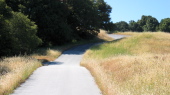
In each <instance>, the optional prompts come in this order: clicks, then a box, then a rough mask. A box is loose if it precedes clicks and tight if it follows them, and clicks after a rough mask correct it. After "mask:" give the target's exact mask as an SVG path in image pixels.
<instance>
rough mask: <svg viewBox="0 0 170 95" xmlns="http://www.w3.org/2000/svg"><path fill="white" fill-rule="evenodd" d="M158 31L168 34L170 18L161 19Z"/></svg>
mask: <svg viewBox="0 0 170 95" xmlns="http://www.w3.org/2000/svg"><path fill="white" fill-rule="evenodd" d="M159 29H160V31H164V32H170V18H165V19H162V20H161V22H160V25H159Z"/></svg>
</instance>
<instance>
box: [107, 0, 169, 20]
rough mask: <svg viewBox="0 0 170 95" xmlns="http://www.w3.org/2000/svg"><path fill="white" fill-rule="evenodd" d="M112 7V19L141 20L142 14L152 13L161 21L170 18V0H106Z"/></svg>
mask: <svg viewBox="0 0 170 95" xmlns="http://www.w3.org/2000/svg"><path fill="white" fill-rule="evenodd" d="M105 2H107V4H109V5H110V6H111V7H112V13H111V19H112V21H113V22H114V23H115V22H119V21H126V22H129V21H130V20H135V21H137V20H139V19H140V18H141V16H142V15H151V16H153V17H155V18H157V20H158V21H160V20H161V19H163V18H170V0H105Z"/></svg>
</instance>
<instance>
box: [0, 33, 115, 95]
mask: <svg viewBox="0 0 170 95" xmlns="http://www.w3.org/2000/svg"><path fill="white" fill-rule="evenodd" d="M111 40H113V38H110V37H109V36H108V35H107V33H106V31H104V30H100V33H99V34H98V37H96V38H94V39H92V40H89V41H81V42H75V43H74V44H67V45H64V46H56V47H48V48H40V49H38V50H36V51H35V52H34V53H33V54H31V55H29V56H16V57H6V58H2V59H1V61H0V95H8V94H10V93H11V92H13V90H14V89H15V88H16V87H18V86H19V85H20V84H21V83H23V82H25V80H26V79H27V78H28V77H29V76H30V75H31V74H32V73H33V71H34V70H36V69H37V68H38V67H41V66H42V65H43V64H42V63H43V62H49V61H54V60H55V59H56V58H57V57H59V56H60V55H61V54H62V52H63V51H64V50H66V49H69V48H71V47H73V46H76V45H81V44H86V43H96V42H101V41H111Z"/></svg>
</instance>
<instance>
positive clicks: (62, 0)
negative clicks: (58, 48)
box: [0, 0, 114, 57]
mask: <svg viewBox="0 0 170 95" xmlns="http://www.w3.org/2000/svg"><path fill="white" fill-rule="evenodd" d="M111 10H112V8H111V7H110V6H109V5H108V4H107V3H106V2H105V1H104V0H0V57H1V56H11V55H18V54H24V53H30V52H32V51H33V50H34V49H35V48H37V47H39V46H55V45H63V44H67V43H72V42H73V41H81V40H89V39H92V38H94V37H95V36H96V35H97V34H98V33H99V29H105V30H110V31H112V30H113V26H114V24H113V23H112V22H111V21H110V13H111Z"/></svg>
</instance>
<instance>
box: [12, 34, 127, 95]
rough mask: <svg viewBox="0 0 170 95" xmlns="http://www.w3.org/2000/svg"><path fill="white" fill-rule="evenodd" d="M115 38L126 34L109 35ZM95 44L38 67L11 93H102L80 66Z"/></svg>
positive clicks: (14, 94) (77, 49) (16, 94)
mask: <svg viewBox="0 0 170 95" xmlns="http://www.w3.org/2000/svg"><path fill="white" fill-rule="evenodd" d="M109 36H111V37H113V38H115V39H120V38H122V37H124V36H121V35H109ZM92 45H94V44H87V45H81V46H77V47H74V48H72V49H69V50H67V51H65V52H63V54H62V55H61V56H60V57H59V58H58V59H56V60H55V61H54V62H50V63H49V65H48V66H43V67H40V68H38V69H37V70H36V71H35V72H34V73H33V74H32V75H31V76H30V78H29V79H28V80H27V81H26V82H25V83H23V84H22V85H21V86H20V87H18V88H17V89H16V90H15V91H14V93H13V94H11V95H102V93H101V91H100V89H99V88H98V86H97V85H96V83H95V81H94V79H93V77H92V76H91V74H90V72H89V71H88V70H87V69H86V68H84V67H81V66H80V61H81V58H82V56H83V53H84V52H85V51H86V50H87V49H88V48H90V47H91V46H92Z"/></svg>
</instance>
